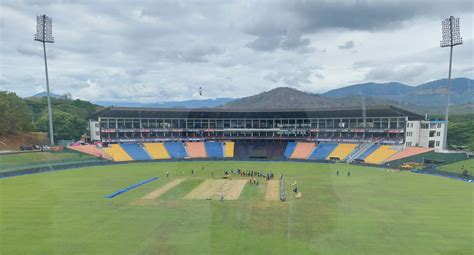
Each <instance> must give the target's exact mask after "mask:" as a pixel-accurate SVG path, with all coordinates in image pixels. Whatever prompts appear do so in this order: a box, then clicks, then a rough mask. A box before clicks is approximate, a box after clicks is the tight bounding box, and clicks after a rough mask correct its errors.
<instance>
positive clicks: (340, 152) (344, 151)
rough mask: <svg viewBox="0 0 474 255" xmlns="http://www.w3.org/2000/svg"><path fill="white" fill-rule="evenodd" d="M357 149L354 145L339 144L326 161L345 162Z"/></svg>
mask: <svg viewBox="0 0 474 255" xmlns="http://www.w3.org/2000/svg"><path fill="white" fill-rule="evenodd" d="M356 148H357V144H355V143H340V144H339V145H338V146H337V147H336V149H334V150H333V151H332V152H331V154H329V156H328V157H327V158H326V159H339V160H345V159H346V157H347V156H349V154H351V152H353V151H354V150H355V149H356Z"/></svg>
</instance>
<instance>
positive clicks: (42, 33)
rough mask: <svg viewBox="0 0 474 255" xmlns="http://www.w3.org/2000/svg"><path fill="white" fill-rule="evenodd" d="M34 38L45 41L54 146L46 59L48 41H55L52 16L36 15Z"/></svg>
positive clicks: (51, 124) (50, 126) (50, 136)
mask: <svg viewBox="0 0 474 255" xmlns="http://www.w3.org/2000/svg"><path fill="white" fill-rule="evenodd" d="M34 40H35V41H39V42H42V43H43V53H44V71H45V73H46V91H47V98H48V119H49V143H50V145H51V146H52V145H54V135H53V134H54V133H53V113H52V110H51V96H50V93H49V77H48V61H47V59H46V43H54V37H53V20H52V19H51V18H50V17H48V16H46V15H44V14H43V15H41V16H37V17H36V34H35V39H34Z"/></svg>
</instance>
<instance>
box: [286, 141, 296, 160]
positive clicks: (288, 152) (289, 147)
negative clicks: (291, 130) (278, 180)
mask: <svg viewBox="0 0 474 255" xmlns="http://www.w3.org/2000/svg"><path fill="white" fill-rule="evenodd" d="M295 147H296V143H295V142H289V143H288V145H287V146H286V149H285V154H284V156H285V158H290V157H291V155H292V154H293V151H294V150H295Z"/></svg>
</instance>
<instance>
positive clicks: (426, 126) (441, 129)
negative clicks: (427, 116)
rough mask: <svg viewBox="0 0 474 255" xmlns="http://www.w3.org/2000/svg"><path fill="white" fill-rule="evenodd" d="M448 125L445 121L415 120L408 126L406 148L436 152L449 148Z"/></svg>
mask: <svg viewBox="0 0 474 255" xmlns="http://www.w3.org/2000/svg"><path fill="white" fill-rule="evenodd" d="M446 138H447V123H446V121H444V120H413V121H408V122H407V124H406V134H405V146H406V147H412V146H416V147H425V148H433V149H435V150H444V149H446V148H447V143H446V142H447V139H446Z"/></svg>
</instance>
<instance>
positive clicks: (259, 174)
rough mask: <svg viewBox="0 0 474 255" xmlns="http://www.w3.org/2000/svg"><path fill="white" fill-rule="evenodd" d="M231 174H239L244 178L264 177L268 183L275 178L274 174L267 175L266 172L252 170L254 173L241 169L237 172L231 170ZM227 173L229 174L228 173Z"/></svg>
mask: <svg viewBox="0 0 474 255" xmlns="http://www.w3.org/2000/svg"><path fill="white" fill-rule="evenodd" d="M230 172H231V173H232V174H238V175H240V176H242V177H246V176H249V177H263V178H265V179H266V180H267V181H268V180H271V179H273V178H274V175H273V173H272V172H271V171H270V172H268V173H265V172H262V171H255V170H252V171H242V170H240V169H237V170H235V171H234V170H230ZM226 173H228V172H227V171H226Z"/></svg>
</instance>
